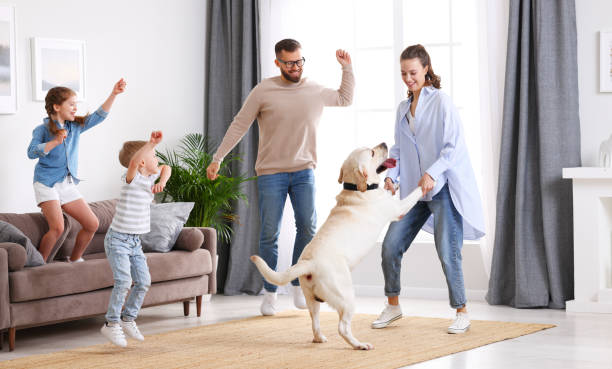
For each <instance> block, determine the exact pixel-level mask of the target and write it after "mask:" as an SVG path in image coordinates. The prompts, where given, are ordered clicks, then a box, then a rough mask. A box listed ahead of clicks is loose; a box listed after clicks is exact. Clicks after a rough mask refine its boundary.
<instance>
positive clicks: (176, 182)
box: [157, 133, 255, 243]
mask: <svg viewBox="0 0 612 369" xmlns="http://www.w3.org/2000/svg"><path fill="white" fill-rule="evenodd" d="M215 146H216V145H213V144H211V143H210V142H209V140H208V139H207V137H206V136H204V135H202V134H200V133H189V134H187V135H185V137H183V138H182V139H181V141H180V143H179V146H178V147H177V148H176V149H174V150H168V149H166V151H165V152H163V153H162V152H159V151H158V152H157V157H158V158H159V159H160V163H162V164H166V165H168V166H170V167H171V168H172V175H171V176H170V179H169V180H168V182H167V183H166V187H165V189H164V191H163V193H162V195H161V201H162V202H171V201H173V202H194V203H195V205H194V207H193V210H192V211H191V214H190V216H189V219H188V220H187V223H186V224H185V225H186V226H190V227H212V228H215V229H216V230H217V234H218V236H219V239H220V240H221V241H223V242H225V243H229V241H230V239H231V235H232V227H231V223H232V222H236V221H238V216H237V215H236V214H234V212H233V208H232V205H233V204H234V203H235V202H236V201H244V202H245V203H248V201H247V197H246V195H245V194H244V193H243V192H242V190H241V185H242V183H244V182H247V181H250V180H253V179H255V177H247V176H246V175H245V174H238V175H232V174H231V170H230V166H229V164H230V163H232V162H233V161H236V160H241V158H240V157H239V156H237V155H231V154H230V155H228V156H227V157H226V158H225V160H223V162H222V163H221V164H220V167H219V176H218V177H217V179H215V180H214V181H211V180H209V179H208V177H207V176H206V168H207V167H208V165H210V163H211V162H212V160H213V157H212V155H213V153H214V152H215V151H216V147H215Z"/></svg>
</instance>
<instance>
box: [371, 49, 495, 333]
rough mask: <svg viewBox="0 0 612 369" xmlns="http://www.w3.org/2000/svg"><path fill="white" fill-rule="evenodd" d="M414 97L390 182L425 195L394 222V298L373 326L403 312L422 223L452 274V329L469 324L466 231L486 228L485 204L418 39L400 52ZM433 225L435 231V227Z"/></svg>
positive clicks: (399, 123) (390, 291) (390, 269)
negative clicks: (406, 262)
mask: <svg viewBox="0 0 612 369" xmlns="http://www.w3.org/2000/svg"><path fill="white" fill-rule="evenodd" d="M400 65H401V72H402V80H403V81H404V83H405V84H406V86H408V99H407V100H405V101H403V102H401V103H400V105H399V107H398V109H397V118H396V123H395V145H394V146H393V147H392V148H391V151H390V156H391V157H392V158H395V159H396V160H397V166H396V167H395V168H393V169H391V170H389V172H388V177H387V178H385V188H386V189H388V190H390V191H392V192H395V182H396V181H397V180H398V179H399V183H400V185H399V187H400V195H401V197H405V196H407V195H408V194H409V193H410V191H412V190H413V189H414V188H416V187H417V186H419V187H421V189H422V191H423V198H422V199H421V201H419V202H418V203H417V205H415V207H414V208H412V209H411V210H410V211H409V212H408V213H407V214H406V215H405V216H404V217H403V218H402V219H401V220H399V221H397V222H394V223H391V226H390V227H389V230H388V231H387V235H386V236H385V240H384V242H383V247H382V268H383V273H384V277H385V295H386V296H387V299H388V303H387V305H386V307H385V309H384V310H383V312H382V313H381V314H380V316H379V317H378V319H377V320H375V321H374V322H373V323H372V328H384V327H386V326H387V325H389V323H391V322H393V321H395V320H397V319H399V318H401V317H402V310H401V307H400V305H399V299H398V296H399V294H400V287H401V286H400V269H401V263H402V256H403V254H404V253H405V252H406V250H408V248H409V247H410V244H411V243H412V241H413V240H414V238H415V236H416V235H417V233H418V232H419V230H420V229H421V228H423V229H424V230H426V231H428V232H430V233H433V234H434V239H435V244H436V250H437V252H438V257H439V259H440V262H441V264H442V270H443V271H444V275H445V276H446V283H447V286H448V292H449V299H450V305H451V307H452V308H454V309H456V310H457V315H456V318H455V321H454V322H453V324H452V325H451V326H450V327H448V333H464V332H466V331H467V330H468V329H469V326H470V320H469V317H468V315H467V308H466V298H465V287H464V285H463V271H462V267H461V247H462V245H463V239H478V238H480V237H482V236H483V235H484V232H483V230H484V225H483V216H482V206H481V202H480V196H479V194H478V189H477V187H476V180H475V177H474V172H473V170H472V166H471V164H470V158H469V156H468V152H467V147H466V145H465V141H464V138H463V129H462V127H461V121H460V119H459V114H458V113H457V110H456V108H455V107H454V105H453V103H452V102H451V99H450V97H449V96H448V95H446V94H445V93H443V92H441V91H440V77H439V76H437V75H436V74H435V73H434V71H433V68H432V66H431V60H430V58H429V54H428V53H427V51H426V50H425V48H424V47H423V46H421V45H413V46H410V47H408V48H406V50H404V51H403V52H402V55H401V57H400ZM432 231H433V232H432Z"/></svg>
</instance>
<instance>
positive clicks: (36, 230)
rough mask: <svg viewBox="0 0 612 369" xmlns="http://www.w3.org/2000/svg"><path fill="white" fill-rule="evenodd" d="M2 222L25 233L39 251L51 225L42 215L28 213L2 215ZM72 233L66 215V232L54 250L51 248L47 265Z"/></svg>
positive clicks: (0, 215) (54, 246)
mask: <svg viewBox="0 0 612 369" xmlns="http://www.w3.org/2000/svg"><path fill="white" fill-rule="evenodd" d="M0 220H2V221H5V222H7V223H10V224H12V225H14V226H15V227H17V228H19V230H21V231H22V232H23V234H24V235H26V237H28V238H29V239H30V241H32V244H33V245H34V246H36V248H37V249H38V245H39V244H40V240H41V239H42V237H43V236H44V235H45V233H47V231H49V225H48V223H47V220H46V219H45V217H44V216H43V215H42V213H27V214H13V213H4V214H0ZM69 233H70V223H69V221H68V218H67V217H66V214H64V232H63V233H62V234H61V236H60V237H59V238H58V239H57V242H56V243H55V245H53V248H51V253H49V257H48V258H47V260H45V261H46V262H47V263H48V262H50V261H51V260H53V259H54V258H55V255H56V254H57V252H58V250H59V249H60V247H61V246H62V244H63V243H64V241H65V240H66V237H67V236H68V234H69Z"/></svg>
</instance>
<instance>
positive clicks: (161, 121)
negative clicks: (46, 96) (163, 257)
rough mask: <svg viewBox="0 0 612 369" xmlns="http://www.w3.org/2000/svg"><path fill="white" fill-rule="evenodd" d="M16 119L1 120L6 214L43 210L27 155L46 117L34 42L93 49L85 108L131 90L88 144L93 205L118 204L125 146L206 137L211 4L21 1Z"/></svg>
mask: <svg viewBox="0 0 612 369" xmlns="http://www.w3.org/2000/svg"><path fill="white" fill-rule="evenodd" d="M13 4H15V7H16V27H17V48H16V50H17V89H18V91H17V95H18V112H17V114H11V115H0V132H1V133H0V158H1V160H0V173H2V180H1V181H0V212H29V211H38V208H37V207H36V205H35V201H34V192H33V190H32V176H33V173H34V165H35V163H36V162H35V161H34V160H30V159H28V158H27V155H26V149H27V146H28V144H29V142H30V140H31V138H32V129H33V128H34V127H35V126H36V125H38V124H40V123H41V121H42V118H43V117H44V116H45V111H44V103H43V102H40V101H33V99H32V63H31V48H30V38H32V37H44V38H59V39H75V40H84V41H85V42H86V86H85V88H86V94H87V100H86V101H84V102H81V103H80V104H79V113H80V114H84V113H86V112H87V111H90V112H93V111H94V110H95V109H96V108H97V107H98V106H99V105H100V104H101V103H102V102H103V101H104V100H105V99H106V97H107V96H108V94H109V93H110V91H111V88H112V86H113V84H114V83H115V82H116V81H117V80H119V78H121V77H123V78H125V79H126V80H127V83H128V85H127V90H126V92H125V93H124V94H122V95H120V96H119V97H118V98H117V100H116V102H115V104H114V106H113V108H112V110H111V113H110V115H109V116H108V118H107V119H106V120H105V121H104V122H103V123H102V124H101V125H100V126H98V127H96V128H94V129H92V130H91V131H89V132H87V133H85V134H84V135H83V136H82V137H81V145H80V154H79V156H80V159H79V177H81V178H82V179H83V182H81V184H80V185H79V189H80V191H81V193H82V194H83V195H84V196H85V199H86V200H88V201H96V200H103V199H108V198H112V197H116V196H117V194H118V190H119V185H120V182H119V179H120V177H121V174H122V173H123V169H122V167H121V166H120V165H119V161H118V159H117V154H118V152H119V149H120V148H121V145H122V143H123V141H125V140H134V139H147V137H148V135H149V134H150V131H151V130H153V129H160V130H162V131H163V132H164V136H165V138H164V142H163V143H162V144H161V145H160V146H159V149H161V150H162V151H163V150H164V149H165V148H166V146H167V145H168V146H170V147H171V146H174V145H175V144H176V143H177V142H178V140H179V139H180V138H181V137H182V136H183V135H184V134H185V133H189V132H200V133H201V132H202V131H203V119H204V118H203V117H204V58H205V31H206V24H205V20H206V1H202V0H180V1H175V2H171V1H167V0H147V1H145V0H129V1H121V0H105V1H78V0H53V1H44V0H18V1H17V2H14V3H13Z"/></svg>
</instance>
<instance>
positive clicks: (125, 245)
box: [104, 229, 151, 323]
mask: <svg viewBox="0 0 612 369" xmlns="http://www.w3.org/2000/svg"><path fill="white" fill-rule="evenodd" d="M104 251H105V252H106V258H107V259H108V262H109V263H110V266H111V269H112V271H113V278H114V279H115V285H114V287H113V292H112V293H111V298H110V301H109V302H108V310H107V312H106V321H107V322H110V323H114V322H119V319H121V318H122V319H123V320H124V321H133V320H135V319H136V317H137V316H138V311H140V307H141V306H142V302H143V301H144V298H145V295H146V294H147V291H148V290H149V287H150V286H151V275H150V274H149V267H148V266H147V259H146V257H145V255H144V253H143V252H142V246H141V244H140V235H137V234H127V233H121V232H115V231H113V230H112V229H109V230H108V232H107V233H106V237H105V238H104ZM132 280H133V281H134V287H133V288H132V292H131V293H130V296H129V297H128V299H127V301H125V297H126V296H127V294H128V291H129V290H130V287H132ZM124 301H125V308H124V309H123V313H122V312H121V308H122V307H123V302H124Z"/></svg>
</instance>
